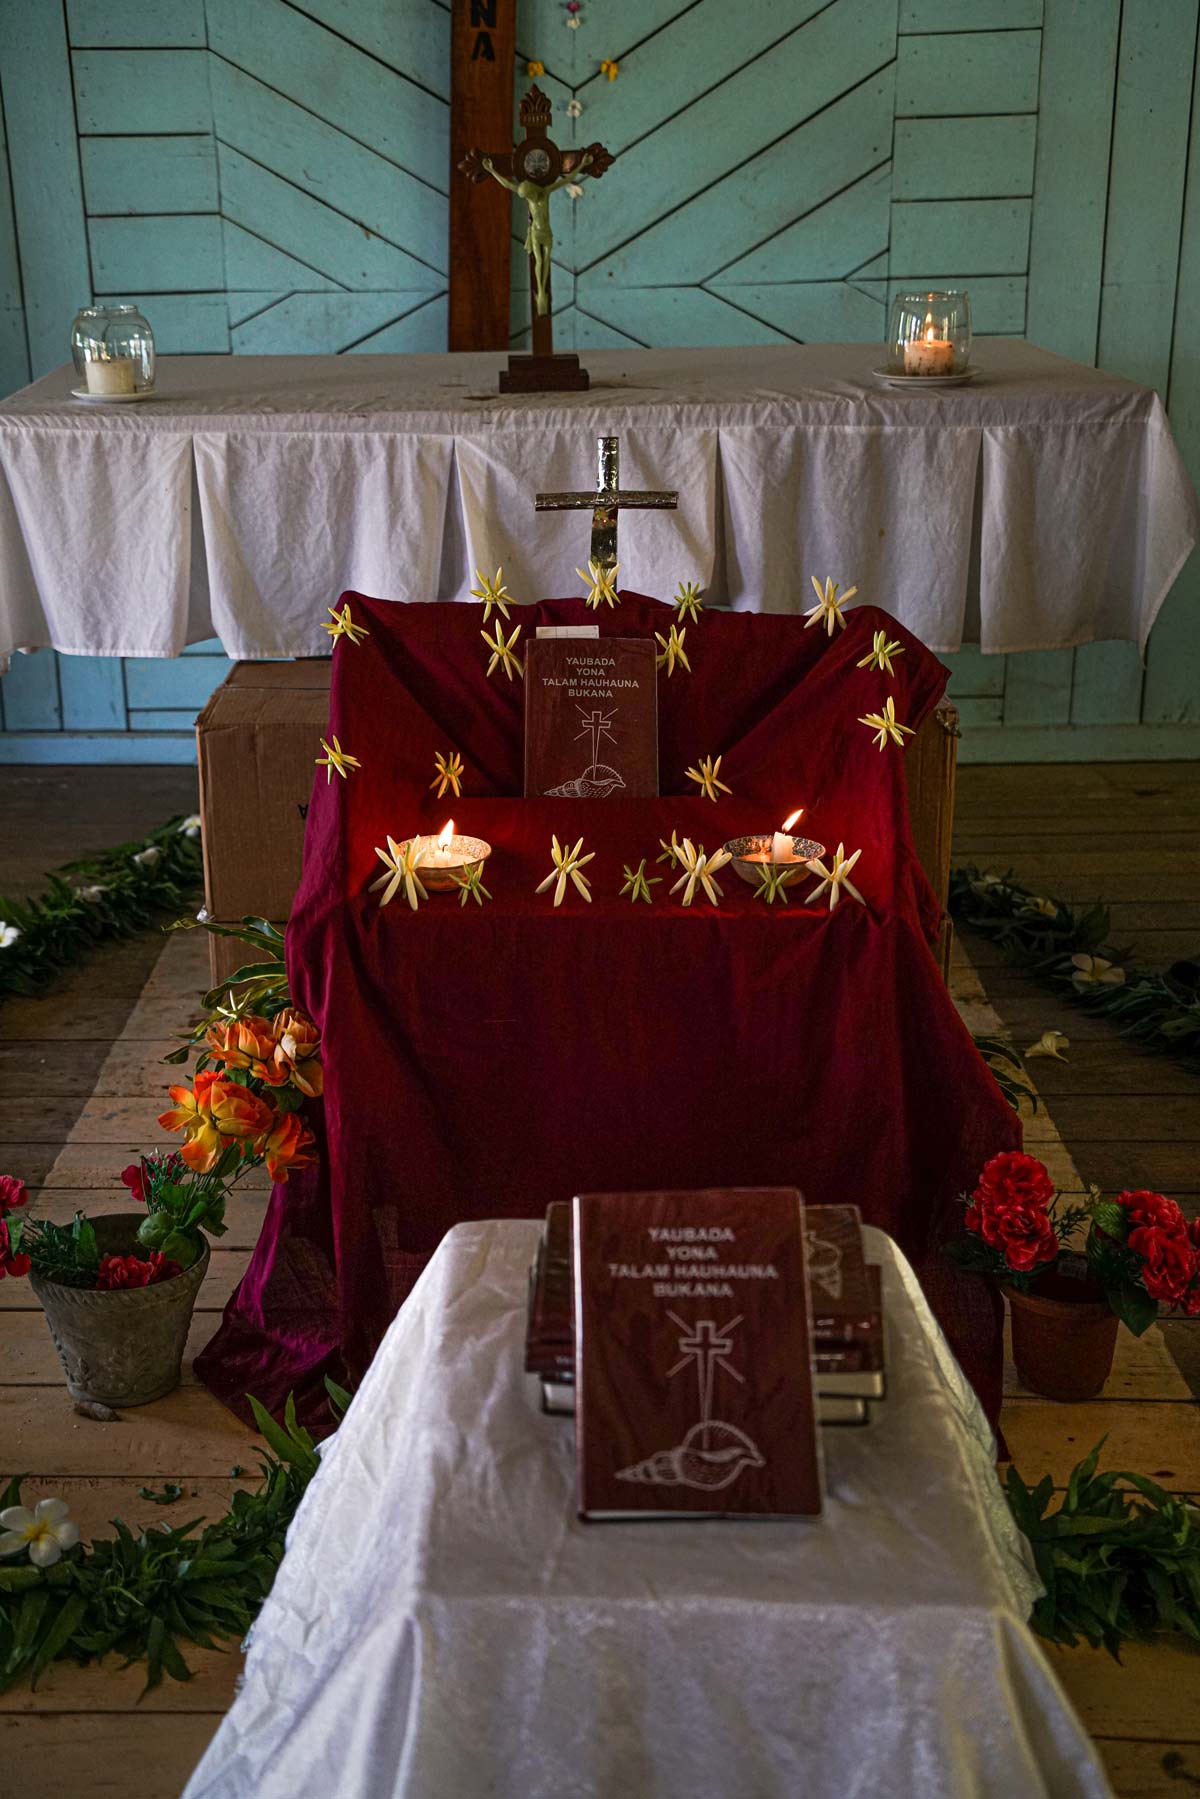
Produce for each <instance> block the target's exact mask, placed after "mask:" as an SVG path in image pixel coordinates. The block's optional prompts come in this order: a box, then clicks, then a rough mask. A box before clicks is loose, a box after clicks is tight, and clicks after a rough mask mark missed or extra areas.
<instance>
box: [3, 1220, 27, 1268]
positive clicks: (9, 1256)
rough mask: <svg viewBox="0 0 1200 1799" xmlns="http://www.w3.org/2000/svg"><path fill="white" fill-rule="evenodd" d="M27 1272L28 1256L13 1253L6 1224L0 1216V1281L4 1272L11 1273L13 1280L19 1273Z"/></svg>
mask: <svg viewBox="0 0 1200 1799" xmlns="http://www.w3.org/2000/svg"><path fill="white" fill-rule="evenodd" d="M28 1273H29V1257H28V1256H27V1255H23V1254H22V1255H14V1254H13V1250H12V1244H11V1243H10V1241H9V1236H8V1226H7V1225H6V1224H5V1222H4V1220H3V1218H0V1281H2V1280H3V1279H4V1277H5V1275H6V1274H11V1275H12V1276H13V1278H14V1280H15V1279H18V1278H19V1277H20V1276H21V1275H23V1274H28Z"/></svg>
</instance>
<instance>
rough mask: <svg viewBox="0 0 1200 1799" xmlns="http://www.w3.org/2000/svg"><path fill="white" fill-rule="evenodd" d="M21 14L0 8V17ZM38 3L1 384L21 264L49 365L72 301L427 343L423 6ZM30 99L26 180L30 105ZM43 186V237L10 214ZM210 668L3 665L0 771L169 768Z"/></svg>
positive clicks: (435, 136)
mask: <svg viewBox="0 0 1200 1799" xmlns="http://www.w3.org/2000/svg"><path fill="white" fill-rule="evenodd" d="M30 10H31V9H29V8H27V7H25V6H24V5H23V3H22V0H0V25H2V24H7V20H8V16H9V15H10V14H11V15H12V16H13V17H14V18H15V17H16V16H17V15H18V14H21V15H24V14H26V13H28V12H29V11H30ZM45 12H46V13H47V14H53V15H56V23H55V24H54V25H53V26H52V28H51V30H50V31H49V32H48V33H47V34H44V36H45V41H44V42H41V43H40V44H35V43H33V41H32V38H33V36H34V35H36V34H32V33H30V32H29V31H26V32H25V35H24V37H21V36H20V35H19V34H18V37H17V53H16V56H15V57H12V58H10V56H9V53H8V49H9V36H8V34H7V32H5V33H3V34H2V41H3V42H4V46H5V55H4V61H5V65H6V79H7V81H8V83H9V85H12V84H13V83H14V82H16V81H17V80H18V79H21V78H23V77H27V79H23V80H22V94H21V97H20V105H21V106H23V107H24V109H25V110H24V112H23V113H22V121H23V122H22V146H21V149H22V157H20V158H19V159H18V160H19V161H20V162H21V170H20V173H21V177H22V180H23V182H24V184H25V186H26V187H27V188H28V190H29V191H28V196H27V198H26V204H25V213H26V215H27V218H26V220H25V221H24V222H25V223H26V224H27V227H28V234H27V239H26V235H25V234H24V233H23V234H22V238H21V245H20V254H18V251H17V245H16V241H15V234H14V233H11V232H8V231H7V230H6V221H7V219H8V216H9V214H8V208H7V204H6V201H7V160H5V161H4V162H3V163H2V164H0V387H2V388H3V391H5V392H7V391H9V390H10V389H11V388H13V387H16V386H18V385H20V384H22V383H23V382H24V381H25V380H26V379H27V378H28V374H29V364H28V360H27V355H26V348H25V336H26V326H25V310H24V305H23V298H22V291H21V280H20V271H21V262H22V260H25V261H26V263H27V269H28V276H29V279H30V281H31V285H32V291H33V292H34V294H35V298H36V297H38V296H40V294H41V293H42V291H43V290H44V289H49V288H50V287H51V285H54V286H55V287H56V293H57V299H58V305H59V313H58V315H57V316H56V317H55V319H54V321H53V325H52V326H50V325H47V327H46V329H45V330H44V332H43V333H42V334H41V335H40V336H39V337H38V355H39V356H40V361H38V360H37V359H36V358H35V372H40V369H41V368H42V367H46V366H52V365H53V363H55V362H57V361H61V360H62V359H63V356H64V354H65V351H66V340H67V327H68V326H69V323H70V317H71V315H72V314H73V312H74V310H75V308H76V306H78V305H79V304H82V303H84V302H85V301H86V300H87V299H88V298H89V296H94V297H95V298H96V299H97V300H134V301H136V302H137V303H139V304H140V305H141V306H142V307H143V309H144V310H145V311H146V313H147V316H148V317H149V318H150V319H151V321H152V323H153V324H154V327H155V337H156V342H157V344H158V347H159V349H160V351H161V352H163V353H164V354H172V353H205V354H228V353H230V352H239V351H240V352H265V353H279V352H284V351H297V352H309V351H312V352H325V351H330V350H333V351H356V350H364V351H371V350H377V351H402V350H437V349H440V348H442V347H444V344H445V337H446V317H445V290H446V270H447V266H448V247H447V235H446V193H447V187H448V168H447V160H448V149H447V146H448V109H447V98H448V56H449V23H448V19H447V17H446V13H445V11H444V9H443V8H442V7H441V6H440V5H438V4H437V3H436V0H404V3H403V4H397V0H306V4H304V5H303V6H293V5H290V4H285V3H284V0H64V3H63V4H60V0H47V4H46V7H45ZM64 18H65V21H66V30H65V31H64V29H63V19H64ZM572 35H573V34H572ZM68 40H69V41H68ZM47 105H49V107H50V114H51V124H52V129H51V134H50V135H51V138H52V140H53V141H52V143H51V146H50V151H51V154H50V158H49V165H50V166H49V171H48V173H45V174H41V175H39V172H38V170H37V168H36V166H35V161H36V159H35V156H34V152H35V150H36V152H37V153H38V154H39V155H40V154H41V152H42V142H43V137H44V132H43V133H42V134H41V135H39V134H37V133H35V132H34V130H33V127H32V123H31V120H32V116H33V113H32V109H33V107H35V106H36V107H37V108H38V109H39V110H40V112H41V113H43V114H44V113H45V111H46V108H47ZM60 126H61V127H62V129H61V131H60V130H59V127H60ZM51 195H53V201H54V206H53V207H50V206H47V211H49V212H51V213H53V211H54V208H55V207H57V208H59V209H60V210H61V211H62V213H63V218H62V219H60V220H58V221H57V223H56V224H54V226H53V228H52V227H51V225H48V224H47V221H46V219H45V218H37V217H35V216H34V214H33V212H32V210H31V209H32V208H33V206H34V204H35V202H36V201H37V200H38V199H39V198H40V199H42V200H44V201H47V202H48V201H49V200H50V198H51ZM64 197H65V199H66V201H67V204H66V205H65V207H64V206H63V204H62V202H63V198H64ZM55 231H57V241H53V240H54V238H55ZM47 237H49V238H50V239H51V240H52V241H51V242H50V243H49V246H48V248H47V249H45V250H43V248H42V245H43V241H44V240H45V239H47ZM64 245H65V246H66V247H65V248H64ZM68 252H69V253H68ZM72 258H73V260H72ZM43 263H45V264H46V265H47V268H50V267H53V268H54V270H55V277H54V281H53V283H52V282H51V279H50V277H49V275H47V274H44V273H43ZM569 292H570V289H569V287H568V294H569ZM36 326H37V321H36V320H35V327H36ZM228 666H229V665H228V662H227V661H226V659H225V657H224V656H223V655H222V654H221V653H220V646H219V645H217V644H215V643H214V644H208V645H197V646H193V653H189V655H188V656H187V657H186V658H185V659H184V660H182V661H180V662H175V663H172V662H160V661H136V660H135V661H129V662H125V663H122V662H121V661H119V660H115V659H103V660H102V659H97V660H91V659H87V658H68V657H63V658H58V657H55V656H53V655H50V654H48V653H42V654H40V655H39V656H37V657H32V658H20V659H18V661H17V663H16V664H15V666H14V671H13V673H12V674H11V675H10V676H9V677H7V678H6V679H5V680H4V682H3V683H0V697H3V698H4V699H5V700H6V711H5V712H4V713H3V714H0V719H2V722H3V724H4V726H5V734H4V735H2V736H0V761H16V760H22V759H31V760H50V761H69V760H71V759H72V758H73V757H75V756H78V757H79V758H80V759H83V760H89V759H93V758H94V759H101V760H104V759H110V760H116V761H137V760H164V761H185V760H189V759H190V757H191V755H192V733H191V721H192V718H193V717H194V714H195V712H196V710H197V709H198V708H199V706H200V705H202V704H203V702H204V700H205V699H206V698H207V697H208V695H209V693H210V692H211V691H212V689H213V687H214V686H215V685H216V684H217V683H218V682H219V681H220V680H221V679H222V678H223V677H224V675H225V673H226V670H227V668H228ZM110 734H111V735H110Z"/></svg>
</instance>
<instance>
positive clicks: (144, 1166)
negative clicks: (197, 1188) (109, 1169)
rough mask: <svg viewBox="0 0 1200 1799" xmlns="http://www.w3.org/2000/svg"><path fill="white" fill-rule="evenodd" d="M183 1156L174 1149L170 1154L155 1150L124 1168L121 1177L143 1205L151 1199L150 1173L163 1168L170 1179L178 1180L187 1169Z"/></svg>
mask: <svg viewBox="0 0 1200 1799" xmlns="http://www.w3.org/2000/svg"><path fill="white" fill-rule="evenodd" d="M186 1166H187V1165H186V1163H185V1162H184V1160H183V1157H182V1156H181V1155H179V1154H178V1152H177V1151H175V1150H172V1151H171V1154H170V1155H169V1156H167V1155H163V1154H161V1153H160V1152H159V1151H158V1150H155V1151H154V1153H153V1155H149V1156H143V1157H142V1159H141V1161H140V1162H131V1163H130V1164H129V1166H128V1168H122V1170H121V1179H122V1180H123V1181H124V1183H125V1185H126V1186H127V1187H128V1188H129V1191H130V1193H132V1195H133V1197H134V1199H140V1200H141V1202H142V1204H143V1205H148V1204H149V1201H150V1175H151V1172H152V1171H158V1170H161V1172H162V1173H163V1174H165V1175H166V1176H167V1177H168V1179H170V1180H178V1179H179V1177H180V1175H182V1174H183V1173H184V1171H185V1169H186Z"/></svg>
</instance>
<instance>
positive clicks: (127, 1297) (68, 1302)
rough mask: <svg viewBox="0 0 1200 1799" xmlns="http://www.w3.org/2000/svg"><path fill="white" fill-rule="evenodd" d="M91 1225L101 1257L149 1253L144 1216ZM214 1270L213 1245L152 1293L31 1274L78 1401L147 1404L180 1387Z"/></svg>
mask: <svg viewBox="0 0 1200 1799" xmlns="http://www.w3.org/2000/svg"><path fill="white" fill-rule="evenodd" d="M91 1222H92V1224H93V1226H94V1227H95V1231H96V1242H97V1244H98V1245H99V1249H100V1254H101V1255H102V1256H106V1255H121V1256H129V1255H138V1254H139V1253H143V1254H144V1251H142V1249H141V1245H140V1244H139V1243H138V1241H137V1230H138V1225H139V1224H140V1223H141V1217H140V1216H139V1215H138V1214H137V1213H135V1212H116V1213H108V1214H105V1215H104V1216H102V1217H99V1218H93V1219H92V1221H91ZM207 1272H208V1244H207V1243H206V1244H205V1245H204V1249H203V1251H202V1252H201V1254H200V1255H199V1256H198V1257H197V1259H196V1260H195V1261H194V1262H193V1263H192V1266H191V1267H190V1268H185V1269H184V1271H183V1273H182V1274H177V1275H174V1276H173V1277H172V1279H170V1280H166V1281H157V1282H156V1283H155V1284H154V1286H152V1287H120V1288H117V1289H116V1290H115V1291H113V1292H111V1293H110V1292H107V1291H98V1290H97V1289H95V1288H91V1287H64V1286H63V1285H62V1284H61V1282H59V1281H47V1280H39V1279H38V1278H37V1276H36V1275H33V1274H31V1275H30V1277H29V1280H30V1285H31V1286H32V1288H33V1290H34V1292H35V1293H36V1294H37V1296H38V1298H39V1299H40V1300H41V1302H42V1305H43V1306H44V1307H45V1311H46V1323H47V1324H48V1325H49V1327H50V1335H51V1336H52V1337H53V1338H54V1347H55V1349H57V1351H58V1359H59V1361H60V1362H61V1363H62V1365H63V1369H64V1371H65V1373H66V1377H67V1391H68V1393H69V1394H70V1395H71V1397H72V1399H86V1400H92V1401H94V1402H98V1403H99V1404H101V1405H111V1406H128V1405H148V1404H149V1402H150V1401H151V1400H152V1399H161V1398H162V1396H163V1394H164V1393H170V1392H171V1391H172V1389H173V1388H175V1387H177V1386H178V1385H179V1374H180V1368H181V1366H182V1362H183V1346H184V1344H185V1343H186V1342H187V1334H188V1326H189V1325H190V1324H191V1321H192V1308H193V1307H194V1305H195V1303H196V1294H197V1293H198V1292H199V1290H200V1283H201V1281H202V1280H203V1279H204V1276H205V1275H206V1273H207Z"/></svg>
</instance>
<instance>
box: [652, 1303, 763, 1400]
mask: <svg viewBox="0 0 1200 1799" xmlns="http://www.w3.org/2000/svg"><path fill="white" fill-rule="evenodd" d="M667 1317H668V1318H669V1319H670V1320H671V1323H672V1324H677V1325H678V1326H679V1329H680V1333H681V1335H680V1338H679V1348H680V1357H679V1360H678V1361H677V1362H676V1364H675V1366H674V1367H673V1368H668V1369H667V1379H668V1380H670V1378H671V1376H672V1375H674V1374H678V1373H679V1370H680V1369H681V1368H686V1367H687V1365H688V1363H689V1362H695V1364H696V1379H697V1381H698V1383H699V1387H700V1421H701V1423H702V1424H703V1425H704V1426H705V1427H706V1428H707V1426H708V1423H709V1421H710V1419H711V1418H712V1395H713V1377H714V1375H715V1374H716V1371H717V1369H718V1368H720V1369H721V1370H722V1372H723V1373H725V1374H732V1376H733V1378H734V1380H735V1381H738V1382H739V1383H743V1384H744V1382H745V1376H744V1375H742V1374H739V1373H738V1371H737V1369H736V1368H735V1367H734V1366H733V1364H732V1362H731V1361H730V1359H729V1358H730V1356H731V1355H732V1354H733V1333H734V1331H735V1330H736V1329H737V1327H738V1325H739V1324H740V1323H741V1322H742V1314H741V1313H740V1312H739V1314H738V1316H737V1317H736V1318H731V1319H730V1321H729V1323H728V1324H724V1325H721V1326H720V1327H719V1328H718V1326H717V1325H716V1324H715V1323H714V1322H713V1320H712V1319H711V1318H697V1320H696V1322H695V1323H694V1324H687V1323H685V1322H684V1320H683V1319H682V1318H679V1317H677V1316H676V1314H675V1313H674V1312H668V1313H667Z"/></svg>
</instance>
